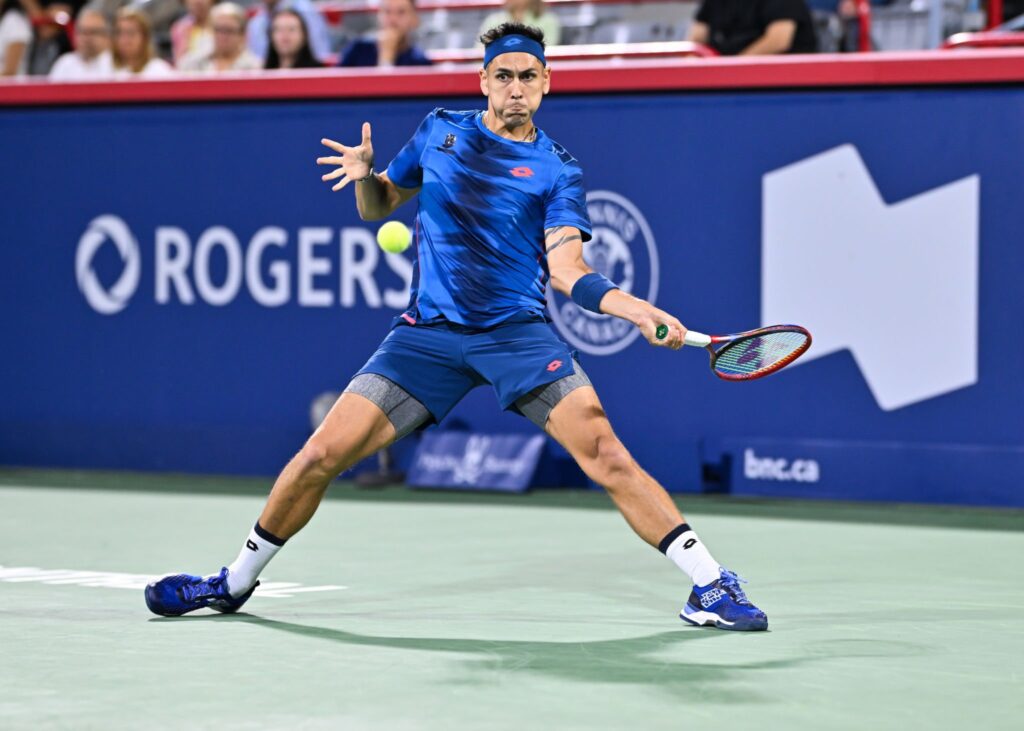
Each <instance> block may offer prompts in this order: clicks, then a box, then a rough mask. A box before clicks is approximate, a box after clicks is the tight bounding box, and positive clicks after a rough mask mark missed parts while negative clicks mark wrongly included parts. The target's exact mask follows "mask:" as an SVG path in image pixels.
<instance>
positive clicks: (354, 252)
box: [75, 215, 413, 315]
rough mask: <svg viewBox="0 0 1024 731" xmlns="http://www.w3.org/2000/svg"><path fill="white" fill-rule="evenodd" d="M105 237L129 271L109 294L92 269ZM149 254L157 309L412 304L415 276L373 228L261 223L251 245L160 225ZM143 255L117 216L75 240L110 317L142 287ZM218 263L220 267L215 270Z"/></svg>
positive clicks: (85, 281)
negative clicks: (244, 298) (239, 303)
mask: <svg viewBox="0 0 1024 731" xmlns="http://www.w3.org/2000/svg"><path fill="white" fill-rule="evenodd" d="M108 240H110V241H113V242H114V244H115V246H117V249H118V251H120V252H121V258H122V259H124V271H123V272H122V274H121V277H120V279H118V281H117V282H116V283H115V284H114V286H113V287H111V288H110V289H109V290H108V289H106V288H105V287H104V286H103V285H102V284H101V283H100V281H99V279H98V278H97V276H96V272H95V271H94V270H93V266H92V262H93V258H94V257H95V256H96V252H97V251H99V249H100V247H101V246H103V244H104V243H105V242H106V241H108ZM332 248H334V249H335V252H336V256H332V253H331V249H332ZM145 255H146V257H147V260H150V259H151V260H152V262H153V264H152V271H153V289H152V291H151V294H150V295H149V296H151V297H152V298H153V300H154V301H155V302H156V304H158V305H171V304H183V305H192V304H195V303H196V302H204V303H206V304H208V305H212V306H214V307H223V306H225V305H230V304H232V303H233V302H234V301H235V300H236V299H238V297H239V295H240V294H241V293H243V292H247V293H248V295H249V296H250V297H251V298H252V300H253V301H254V302H256V304H258V305H261V306H263V307H280V306H282V305H286V304H289V303H291V302H293V301H294V302H296V303H297V304H298V305H299V306H300V307H332V306H336V305H340V306H341V307H356V306H357V305H358V304H359V300H360V299H362V302H363V304H365V306H366V307H370V308H380V307H388V308H390V309H399V308H402V307H404V306H405V305H406V303H407V302H408V301H409V288H410V286H411V284H412V276H413V264H412V262H411V261H410V260H408V259H406V258H405V257H403V256H402V255H401V254H386V253H383V252H382V251H381V250H380V248H379V247H378V246H377V242H376V240H375V239H374V236H373V233H372V232H371V231H370V230H368V229H366V228H361V227H355V226H346V227H344V228H342V229H332V228H328V227H325V226H304V227H302V228H299V229H298V230H297V231H294V232H289V231H287V230H285V229H283V228H281V227H279V226H264V227H262V228H259V229H257V230H256V232H255V233H254V234H253V235H252V237H251V238H250V239H249V240H248V241H245V240H244V239H239V237H238V236H237V234H235V232H234V231H232V230H231V229H230V228H228V227H227V226H210V227H208V228H206V229H205V230H203V231H202V232H201V233H200V234H199V237H198V238H197V239H196V240H195V242H194V243H193V241H192V238H191V237H190V236H189V234H188V233H187V232H186V231H185V230H184V229H182V228H179V227H178V226H158V227H157V228H156V230H155V231H154V232H153V238H152V243H151V245H150V246H148V247H147V252H146V254H145ZM141 258H142V257H141V255H140V250H139V245H138V243H137V242H136V239H135V237H134V236H133V235H132V232H131V231H130V230H129V229H128V226H127V225H125V222H124V221H122V220H121V219H120V218H118V217H117V216H111V215H105V216H98V217H97V218H95V219H94V220H93V221H92V222H90V224H89V227H88V228H87V229H86V231H85V233H84V234H82V238H81V239H80V240H79V242H78V251H77V254H76V257H75V274H76V277H77V279H78V287H79V289H81V290H82V294H83V295H84V296H85V299H86V301H88V302H89V304H90V305H91V306H92V307H93V309H95V310H96V311H97V312H101V313H103V314H105V315H111V314H114V313H116V312H120V311H121V310H123V309H124V308H125V306H126V305H127V304H128V301H129V299H131V297H132V295H133V294H135V292H136V289H137V288H138V285H139V272H140V269H141V265H140V262H141ZM219 262H223V266H221V267H217V266H215V264H216V263H219ZM385 269H386V270H389V271H390V274H391V275H392V276H390V277H389V278H390V279H392V281H393V280H394V279H395V278H397V279H398V280H399V281H400V283H401V286H400V287H394V286H381V284H380V283H379V281H378V279H379V277H380V275H381V274H384V273H385V272H384V270H385Z"/></svg>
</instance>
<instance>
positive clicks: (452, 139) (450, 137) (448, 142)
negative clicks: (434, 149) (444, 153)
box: [444, 134, 455, 149]
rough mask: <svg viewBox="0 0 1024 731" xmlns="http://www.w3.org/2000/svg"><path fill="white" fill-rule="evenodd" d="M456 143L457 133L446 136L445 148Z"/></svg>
mask: <svg viewBox="0 0 1024 731" xmlns="http://www.w3.org/2000/svg"><path fill="white" fill-rule="evenodd" d="M454 144H455V135H453V134H449V135H448V136H447V137H445V138H444V147H445V149H450V148H451V146H452V145H454Z"/></svg>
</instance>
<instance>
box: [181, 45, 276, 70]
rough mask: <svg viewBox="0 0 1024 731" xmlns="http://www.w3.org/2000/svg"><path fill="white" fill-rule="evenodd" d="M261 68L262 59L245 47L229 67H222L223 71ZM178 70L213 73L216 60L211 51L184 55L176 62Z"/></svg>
mask: <svg viewBox="0 0 1024 731" xmlns="http://www.w3.org/2000/svg"><path fill="white" fill-rule="evenodd" d="M262 68H263V61H262V60H261V59H258V58H256V56H255V55H254V54H253V53H252V52H251V51H249V50H248V49H245V50H244V51H242V52H241V53H240V54H238V57H237V58H235V61H234V63H232V64H231V68H229V69H224V70H225V71H256V70H257V69H262ZM178 70H179V71H184V72H188V73H195V74H213V73H217V71H218V69H217V66H216V61H215V60H214V58H213V54H212V53H206V54H193V53H190V54H189V55H187V56H185V57H184V58H183V59H181V63H179V64H178Z"/></svg>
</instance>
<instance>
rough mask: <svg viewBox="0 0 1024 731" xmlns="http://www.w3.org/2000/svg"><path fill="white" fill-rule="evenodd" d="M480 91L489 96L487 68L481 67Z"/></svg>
mask: <svg viewBox="0 0 1024 731" xmlns="http://www.w3.org/2000/svg"><path fill="white" fill-rule="evenodd" d="M480 91H481V92H482V93H483V95H484V96H487V91H488V89H487V69H485V68H484V69H480Z"/></svg>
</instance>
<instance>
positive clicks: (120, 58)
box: [113, 8, 174, 79]
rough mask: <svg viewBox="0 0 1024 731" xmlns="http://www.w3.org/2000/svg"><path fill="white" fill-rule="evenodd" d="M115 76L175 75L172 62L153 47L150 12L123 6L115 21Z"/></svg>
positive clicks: (162, 76)
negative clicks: (160, 55) (157, 52)
mask: <svg viewBox="0 0 1024 731" xmlns="http://www.w3.org/2000/svg"><path fill="white" fill-rule="evenodd" d="M113 56H114V78H115V79H130V78H143V79H160V78H166V77H168V76H173V75H174V71H173V69H171V66H170V64H168V63H167V62H166V61H164V60H163V59H162V58H158V57H157V55H156V51H155V50H154V49H153V29H152V26H150V24H149V16H147V15H146V14H145V13H143V12H142V11H141V10H137V9H135V8H121V9H120V10H118V11H117V19H116V20H115V21H114V54H113Z"/></svg>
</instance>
